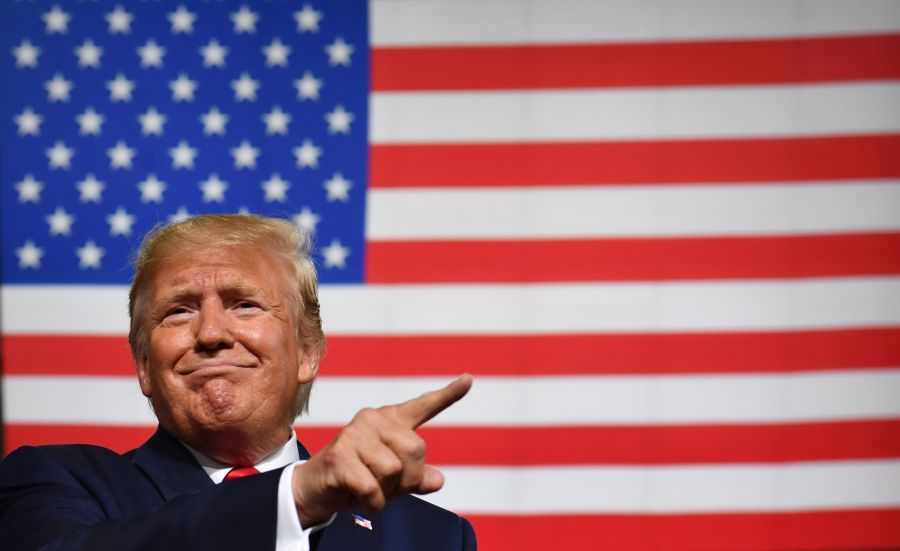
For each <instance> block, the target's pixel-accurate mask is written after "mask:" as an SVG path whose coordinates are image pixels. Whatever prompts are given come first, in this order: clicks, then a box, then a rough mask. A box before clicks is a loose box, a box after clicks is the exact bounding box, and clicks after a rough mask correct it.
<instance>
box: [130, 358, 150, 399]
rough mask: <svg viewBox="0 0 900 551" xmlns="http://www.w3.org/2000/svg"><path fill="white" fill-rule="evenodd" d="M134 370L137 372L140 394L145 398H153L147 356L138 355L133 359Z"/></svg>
mask: <svg viewBox="0 0 900 551" xmlns="http://www.w3.org/2000/svg"><path fill="white" fill-rule="evenodd" d="M134 370H135V371H137V376H138V382H139V383H140V385H141V392H142V393H143V394H144V396H146V397H147V398H150V397H152V396H153V385H152V384H151V383H150V366H149V365H148V362H147V356H146V355H144V354H140V355H139V356H138V357H136V358H135V359H134Z"/></svg>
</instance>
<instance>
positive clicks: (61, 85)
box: [44, 73, 72, 101]
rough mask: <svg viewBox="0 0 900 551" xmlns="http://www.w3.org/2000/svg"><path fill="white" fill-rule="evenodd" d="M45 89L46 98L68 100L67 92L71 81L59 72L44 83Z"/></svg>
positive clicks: (70, 89) (70, 86)
mask: <svg viewBox="0 0 900 551" xmlns="http://www.w3.org/2000/svg"><path fill="white" fill-rule="evenodd" d="M44 88H46V89H47V99H48V100H49V101H69V92H71V91H72V81H71V80H66V79H65V78H63V76H62V75H61V74H59V73H56V74H55V75H53V78H52V79H50V80H48V81H46V82H45V83H44Z"/></svg>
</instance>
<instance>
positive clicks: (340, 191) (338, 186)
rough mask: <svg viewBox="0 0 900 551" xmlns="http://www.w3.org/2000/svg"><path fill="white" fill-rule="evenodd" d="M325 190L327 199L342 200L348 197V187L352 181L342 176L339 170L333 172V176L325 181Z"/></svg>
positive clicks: (351, 184)
mask: <svg viewBox="0 0 900 551" xmlns="http://www.w3.org/2000/svg"><path fill="white" fill-rule="evenodd" d="M324 185H325V192H326V195H327V198H328V201H344V202H346V201H347V200H349V199H350V188H352V187H353V182H351V181H350V180H348V179H346V178H344V176H343V175H342V174H341V173H340V172H335V173H334V176H332V177H331V178H330V179H328V180H326V181H325V184H324Z"/></svg>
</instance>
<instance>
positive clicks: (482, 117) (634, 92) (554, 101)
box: [369, 82, 900, 144]
mask: <svg viewBox="0 0 900 551" xmlns="http://www.w3.org/2000/svg"><path fill="white" fill-rule="evenodd" d="M371 113H372V117H371V124H370V128H369V134H370V138H371V139H372V141H373V142H374V143H378V144H384V143H410V142H419V143H425V142H441V143H479V142H492V141H544V140H549V141H552V140H629V139H647V140H654V139H677V138H725V137H743V138H749V137H775V136H808V135H821V134H826V135H827V134H852V133H879V132H896V131H898V130H900V85H898V84H896V83H893V82H892V83H869V84H821V85H800V86H727V87H723V86H719V87H696V88H694V87H691V88H656V89H653V88H651V89H626V90H619V89H617V90H555V91H545V90H539V91H521V92H518V91H517V92H507V91H502V92H493V91H491V92H451V93H445V92H421V93H420V92H416V93H410V92H396V93H387V92H385V93H376V94H373V96H372V99H371Z"/></svg>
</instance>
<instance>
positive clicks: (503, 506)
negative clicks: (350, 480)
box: [0, 0, 900, 550]
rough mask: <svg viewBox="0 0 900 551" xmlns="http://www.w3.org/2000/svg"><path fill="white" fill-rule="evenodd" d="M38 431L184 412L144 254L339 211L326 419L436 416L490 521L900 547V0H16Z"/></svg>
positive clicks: (9, 281) (626, 542) (726, 542)
mask: <svg viewBox="0 0 900 551" xmlns="http://www.w3.org/2000/svg"><path fill="white" fill-rule="evenodd" d="M0 41H2V44H3V51H4V52H5V54H4V57H3V61H2V83H3V85H2V86H0V109H2V113H3V117H2V125H0V127H2V131H0V132H2V134H0V138H2V150H0V177H2V187H3V191H2V209H3V210H2V215H3V216H2V240H3V251H2V254H3V256H2V258H3V265H2V267H3V271H2V277H3V287H2V331H3V370H4V373H3V415H4V423H5V427H4V428H5V449H6V450H10V449H12V448H14V447H16V446H19V445H22V444H26V443H49V442H85V441H88V442H95V443H99V444H103V445H108V446H111V447H113V448H115V449H119V450H123V451H124V450H126V449H129V448H131V447H134V446H136V445H138V444H139V443H140V442H141V441H142V440H143V439H144V438H145V437H146V436H147V435H148V434H149V433H150V432H151V431H152V428H153V425H154V420H153V417H152V414H151V413H150V411H149V409H148V408H147V406H146V403H145V401H144V400H142V398H141V396H140V392H139V389H138V386H137V384H136V381H135V380H134V376H133V374H132V372H131V367H130V363H131V362H130V357H129V352H128V348H127V344H126V341H125V333H126V331H127V326H128V322H127V319H126V307H125V304H126V287H125V286H126V284H127V281H128V278H129V276H130V271H129V269H128V263H127V258H128V254H129V251H131V250H132V249H133V248H134V246H135V245H136V243H137V242H138V240H139V237H140V235H141V234H142V233H143V232H144V231H146V230H147V229H148V228H150V227H152V226H153V225H154V224H155V223H157V222H159V221H166V220H168V219H172V218H173V217H175V218H177V217H180V216H184V215H187V214H195V213H199V212H208V211H218V212H221V211H230V212H234V211H239V210H241V209H246V210H248V211H251V212H261V213H266V214H274V215H278V216H286V217H288V218H290V219H292V220H294V221H295V222H296V223H298V224H300V225H301V226H303V227H305V228H307V229H309V230H311V231H313V232H314V235H315V238H316V241H317V243H318V245H319V256H318V261H319V265H320V273H321V279H322V282H323V287H322V290H321V295H322V296H321V299H322V308H323V315H324V321H325V329H326V333H327V335H328V336H329V345H328V353H327V356H326V358H325V360H324V361H323V364H322V367H321V371H320V373H321V376H320V379H319V382H318V383H317V387H316V388H315V390H314V392H313V398H312V402H311V415H310V416H309V417H307V418H303V419H301V420H300V421H299V423H298V435H299V437H300V439H301V440H303V441H304V442H305V443H307V444H309V445H310V447H311V448H312V449H317V448H318V447H320V446H321V445H322V444H323V443H324V442H326V441H327V439H328V438H330V437H331V436H332V435H333V434H335V432H336V431H337V430H338V427H340V426H341V425H342V424H343V423H345V422H347V421H348V420H349V419H350V418H351V417H352V415H353V414H354V413H355V412H356V410H358V409H359V408H360V407H363V406H367V405H377V404H379V403H390V402H394V401H400V400H403V399H406V398H408V397H410V396H413V395H416V394H418V393H419V392H422V391H424V390H426V389H429V388H431V387H434V386H437V385H438V384H440V383H441V382H443V381H445V380H446V379H447V378H449V377H450V376H452V375H454V374H456V373H459V372H462V371H469V372H472V373H473V374H475V375H476V377H477V379H476V385H475V387H474V389H473V391H472V393H471V395H470V396H468V397H466V399H465V400H463V401H462V402H460V403H459V404H457V405H455V406H454V407H453V408H451V409H449V410H448V411H446V412H445V413H444V414H442V415H441V416H439V417H437V418H436V419H434V420H433V422H431V423H430V424H429V425H427V426H426V427H425V428H423V429H422V430H421V433H422V435H423V436H424V437H425V439H426V441H427V442H428V443H429V460H430V462H432V463H435V464H437V465H440V466H442V467H444V471H445V474H446V475H447V484H446V487H445V488H444V489H443V490H441V492H439V493H437V494H435V495H434V496H429V498H428V499H431V500H433V501H435V502H436V503H439V504H441V505H443V506H446V507H449V508H451V509H453V510H455V511H458V512H460V513H463V514H465V515H466V516H467V517H468V518H470V519H471V520H472V521H473V523H474V525H475V528H476V531H477V532H478V536H479V541H480V543H481V544H482V546H483V547H484V548H485V549H501V550H502V549H510V550H512V549H516V550H522V549H717V550H730V549H734V550H738V549H742V550H743V549H758V550H789V549H816V550H825V549H841V550H850V549H888V548H898V547H900V528H898V526H900V369H898V368H900V278H898V277H897V275H898V274H900V181H898V179H897V178H898V176H900V2H893V1H876V0H853V1H835V0H823V1H819V2H807V1H803V0H783V1H772V0H768V1H757V2H743V1H739V0H722V1H717V2H712V1H704V0H681V1H671V2H666V1H660V0H657V1H652V0H645V1H612V0H597V1H586V0H583V1H578V0H528V1H526V0H523V1H512V0H496V1H490V2H488V1H484V2H479V1H465V0H457V1H454V0H421V1H402V0H373V1H371V2H369V3H368V4H366V3H363V2H351V1H332V2H325V1H322V2H317V1H312V0H310V1H298V2H294V1H287V0H283V1H279V0H273V1H267V2H231V1H228V0H222V1H204V2H166V1H132V2H126V1H123V2H121V3H118V4H117V3H106V2H90V1H71V2H65V1H58V2H45V1H42V0H33V1H7V2H5V3H4V4H3V7H2V12H0Z"/></svg>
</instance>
